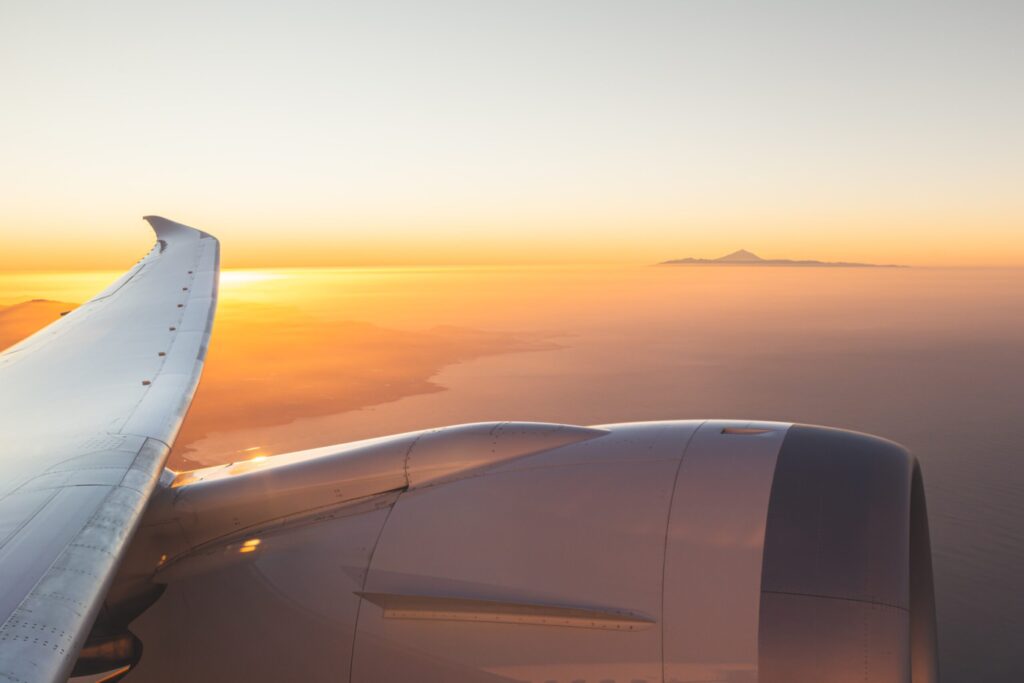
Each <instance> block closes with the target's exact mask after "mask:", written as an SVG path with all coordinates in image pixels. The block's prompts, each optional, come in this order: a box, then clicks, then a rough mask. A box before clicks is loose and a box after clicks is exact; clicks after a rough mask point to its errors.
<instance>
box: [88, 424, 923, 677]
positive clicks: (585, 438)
mask: <svg viewBox="0 0 1024 683" xmlns="http://www.w3.org/2000/svg"><path fill="white" fill-rule="evenodd" d="M161 591H162V592H161ZM932 595H933V591H932V578H931V560H930V549H929V542H928V523H927V516H926V512H925V502H924V494H923V489H922V484H921V475H920V470H919V468H918V466H917V463H916V461H915V459H914V458H913V457H912V456H911V455H910V454H908V452H907V451H906V450H904V449H903V448H902V447H900V446H898V445H896V444H894V443H891V442H889V441H885V440H882V439H879V438H875V437H871V436H866V435H863V434H858V433H853V432H847V431H840V430H834V429H826V428H822V427H813V426H804V425H792V424H785V423H774V422H743V421H720V420H707V421H676V422H656V423H636V424H617V425H602V426H596V427H577V426H568V425H552V424H538V423H512V422H503V423H486V424H471V425H462V426H456V427H446V428H442V429H436V430H428V431H423V432H415V433H409V434H402V435H398V436H393V437H387V438H381V439H373V440H369V441H362V442H357V443H352V444H346V445H341V446H331V447H327V448H320V449H315V450H311V451H303V452H299V453H291V454H287V455H279V456H275V457H272V458H269V459H266V460H264V461H246V462H239V463H233V464H230V465H224V466H218V467H212V468H208V469H204V470H196V471H192V472H184V473H179V474H175V473H170V472H168V473H166V476H165V480H164V482H163V486H162V487H161V489H160V490H159V491H158V494H157V495H156V496H154V498H153V499H152V501H151V503H150V506H149V508H148V510H147V513H146V517H145V518H144V520H143V523H142V526H141V527H140V530H139V531H138V533H137V535H136V537H135V539H134V540H133V542H132V546H131V549H130V551H129V555H128V557H127V558H126V560H125V562H124V563H123V564H122V567H121V570H120V574H119V576H118V578H117V580H116V582H115V584H114V586H113V588H112V589H111V591H110V594H109V595H108V598H107V603H106V609H105V610H104V614H105V615H106V619H107V623H106V631H105V632H106V633H110V632H117V631H118V629H121V630H122V631H123V633H125V634H129V633H130V634H132V637H137V639H138V641H140V642H141V643H142V644H143V645H144V648H145V651H144V653H143V654H142V656H141V658H139V656H138V653H137V652H136V653H135V654H134V655H133V657H134V659H133V662H134V661H138V664H137V666H136V668H134V669H133V670H132V672H131V673H130V674H129V676H128V679H127V680H130V681H154V682H164V681H166V682H176V681H182V680H189V681H226V680H232V681H247V682H258V681H275V682H276V681H292V680H294V681H299V680H301V681H351V682H353V683H374V682H379V681H420V682H429V681H437V682H441V681H445V682H452V681H465V682H472V683H485V682H488V683H489V682H497V681H537V682H540V683H554V682H558V683H572V682H581V681H586V682H588V683H590V682H612V681H615V682H631V683H636V682H639V681H646V682H651V683H653V682H654V681H666V682H667V681H672V682H676V683H684V682H697V681H701V682H707V681H730V682H733V683H735V682H742V681H751V682H753V681H761V682H762V683H799V682H801V681H807V682H813V683H819V682H820V681H831V682H843V681H858V682H863V681H865V680H868V681H893V682H907V683H910V682H913V683H926V682H930V681H936V680H937V673H936V642H935V617H934V613H935V611H934V604H933V597H932ZM140 596H143V597H144V596H151V597H149V598H148V599H142V597H140ZM150 605H151V606H150ZM147 606H148V609H146V607H147ZM140 612H141V615H140ZM129 629H130V632H129Z"/></svg>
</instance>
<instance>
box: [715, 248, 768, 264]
mask: <svg viewBox="0 0 1024 683" xmlns="http://www.w3.org/2000/svg"><path fill="white" fill-rule="evenodd" d="M715 260H716V261H730V262H733V263H736V262H744V261H745V262H749V261H763V260H764V259H762V258H761V257H760V256H758V255H757V254H755V253H753V252H750V251H747V250H746V249H740V250H739V251H734V252H732V253H731V254H726V255H725V256H722V257H720V258H716V259H715Z"/></svg>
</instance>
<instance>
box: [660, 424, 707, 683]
mask: <svg viewBox="0 0 1024 683" xmlns="http://www.w3.org/2000/svg"><path fill="white" fill-rule="evenodd" d="M705 424H707V420H701V422H700V424H698V425H697V427H696V428H695V429H694V430H693V431H691V432H690V436H689V437H688V438H687V439H686V443H685V444H683V449H682V451H681V452H680V453H679V462H678V463H677V464H676V475H675V476H674V477H672V492H671V493H670V494H669V499H668V511H667V512H666V513H665V543H664V544H663V545H662V548H661V614H659V615H658V621H659V622H660V626H661V639H660V645H661V681H662V683H665V573H666V572H667V571H668V532H669V524H670V523H671V522H672V505H673V503H675V502H676V485H677V484H678V483H679V472H681V471H682V469H683V458H685V457H686V451H687V449H689V448H690V444H691V443H692V442H693V437H695V436H696V435H697V432H699V431H700V428H701V427H703V426H704V425H705Z"/></svg>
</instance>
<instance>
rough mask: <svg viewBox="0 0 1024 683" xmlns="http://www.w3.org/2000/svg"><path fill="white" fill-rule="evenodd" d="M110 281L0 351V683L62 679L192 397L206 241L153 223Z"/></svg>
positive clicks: (204, 335) (206, 275) (201, 341)
mask: <svg viewBox="0 0 1024 683" xmlns="http://www.w3.org/2000/svg"><path fill="white" fill-rule="evenodd" d="M146 220H147V221H149V223H150V225H151V226H152V227H153V229H154V231H155V232H156V236H157V242H156V245H155V246H154V247H153V249H152V250H151V251H150V252H149V253H148V254H147V255H146V256H145V257H144V258H143V259H142V260H140V261H139V262H138V263H137V264H136V265H135V267H133V268H132V269H131V270H130V271H128V272H127V273H126V274H125V275H124V276H123V277H122V278H121V279H120V280H118V281H117V282H115V283H114V284H113V285H111V286H110V287H109V288H107V289H106V290H105V291H103V292H102V293H100V294H99V295H97V296H96V297H95V298H93V299H92V300H90V301H89V302H88V303H86V304H84V305H82V306H81V307H79V308H77V309H75V310H74V311H72V312H71V313H69V314H68V315H66V316H64V317H63V318H61V319H60V320H59V321H57V322H56V323H54V324H52V325H50V326H49V327H47V328H45V329H43V330H41V331H40V332H38V333H36V334H35V335H33V336H32V337H29V338H28V339H26V340H25V341H23V342H22V343H20V344H17V345H16V346H13V347H11V348H10V349H8V350H7V351H6V352H4V353H3V354H0V680H3V681H12V682H15V683H36V682H42V681H64V680H67V677H68V674H69V672H70V671H71V669H72V667H73V666H74V663H75V660H76V658H77V655H78V650H79V648H80V647H81V645H82V643H83V641H84V640H85V638H86V636H87V635H88V633H89V630H90V629H91V627H92V624H93V621H94V620H95V618H96V615H97V613H98V611H99V608H100V605H101V604H102V601H103V596H104V594H105V593H106V591H107V588H108V586H109V585H110V582H111V581H112V579H113V576H114V574H115V571H116V569H117V566H118V563H119V560H120V558H121V556H122V554H123V553H124V551H125V548H126V547H127V545H128V543H129V541H130V540H131V537H132V534H133V533H134V532H135V529H136V526H137V525H138V522H139V519H140V517H141V515H142V512H143V510H144V509H145V505H146V502H147V500H148V498H149V496H150V494H151V493H152V492H153V490H154V487H155V486H156V483H157V480H158V478H159V476H160V474H161V472H162V471H163V466H164V461H165V460H166V458H167V454H168V451H169V450H170V447H171V444H172V443H173V442H174V438H175V436H176V435H177V433H178V429H179V428H180V426H181V422H182V420H183V418H184V417H185V412H186V411H187V410H188V406H189V404H190V403H191V401H192V397H193V395H194V394H195V390H196V386H197V384H198V382H199V375H200V372H201V370H202V366H203V360H204V358H205V355H206V349H207V344H208V342H209V337H210V329H211V326H212V323H213V315H214V310H215V307H216V303H217V277H218V268H219V253H220V249H219V244H218V242H217V240H216V239H214V238H213V237H212V236H210V235H208V234H206V233H204V232H200V231H199V230H195V229H193V228H189V227H187V226H184V225H181V224H179V223H175V222H173V221H169V220H167V219H165V218H160V217H157V216H147V217H146Z"/></svg>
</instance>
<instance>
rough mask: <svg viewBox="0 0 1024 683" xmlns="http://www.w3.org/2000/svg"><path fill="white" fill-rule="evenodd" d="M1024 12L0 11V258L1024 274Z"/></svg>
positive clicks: (143, 5)
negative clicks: (187, 230)
mask: <svg viewBox="0 0 1024 683" xmlns="http://www.w3.org/2000/svg"><path fill="white" fill-rule="evenodd" d="M1022 45H1024V4H1022V3H1019V2H998V1H980V2H979V1H968V2H846V3H840V2H831V1H824V2H823V1H820V0H814V1H810V0H808V1H806V2H796V1H792V0H780V1H778V2H771V3H766V2H754V1H751V2H736V1H732V0H714V1H710V0H707V1H704V0H701V1H697V0H694V1H679V2H642V1H636V2H634V1H631V2H603V1H600V0H589V1H585V2H569V1H565V2H532V1H515V2H480V1H473V2H431V3H422V2H406V3H401V2H376V3H363V2H358V3H355V2H353V3H346V2H337V1H330V2H328V1H319V0H306V1H301V0H299V1H296V0H290V1H289V2H268V1H262V2H261V1H256V0H250V1H247V2H210V1H203V2H193V1H189V0H183V1H180V2H174V3H168V2H139V1H137V0H136V1H132V2H111V1H106V2H103V1H99V2H89V3H83V2H64V1H43V0H39V1H34V2H25V1H19V0H5V2H3V3H2V4H0V83H2V84H3V86H4V94H3V101H2V106H0V269H4V270H40V269H45V270H50V269H65V270H67V269H101V268H120V267H122V266H125V265H127V264H130V263H131V262H132V261H133V260H134V259H135V258H137V257H138V256H139V255H140V254H141V253H142V252H144V251H145V250H146V249H147V248H148V246H149V244H150V242H151V240H152V237H151V235H150V234H149V233H148V232H147V230H146V228H145V225H144V224H143V223H142V222H141V221H140V220H139V218H140V217H141V216H142V215H145V214H159V215H164V216H167V217H169V218H172V219H174V220H178V221H181V222H184V223H187V224H190V225H194V226H196V227H200V228H203V229H205V230H208V231H210V232H212V233H214V234H216V235H217V236H218V237H219V238H221V240H222V242H223V244H224V259H225V260H224V265H225V266H227V267H261V266H328V265H332V266H333V265H337V266H350V265H356V266H359V265H423V264H513V263H648V262H654V261H660V260H664V259H669V258H680V257H685V256H696V257H714V256H718V255H721V254H724V253H726V252H729V251H732V250H735V249H738V248H746V249H750V250H752V251H755V252H757V253H759V254H760V255H762V256H765V257H776V258H817V259H824V260H857V261H873V262H886V263H890V262H896V263H908V264H912V265H953V266H956V265H965V266H973V265H991V266H1024V192H1021V187H1022V186H1024V126H1021V125H1020V122H1021V121H1024V88H1022V87H1021V84H1022V83H1024V58H1022V54H1021V50H1022V48H1021V46H1022Z"/></svg>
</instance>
